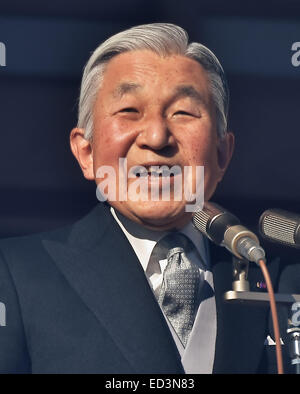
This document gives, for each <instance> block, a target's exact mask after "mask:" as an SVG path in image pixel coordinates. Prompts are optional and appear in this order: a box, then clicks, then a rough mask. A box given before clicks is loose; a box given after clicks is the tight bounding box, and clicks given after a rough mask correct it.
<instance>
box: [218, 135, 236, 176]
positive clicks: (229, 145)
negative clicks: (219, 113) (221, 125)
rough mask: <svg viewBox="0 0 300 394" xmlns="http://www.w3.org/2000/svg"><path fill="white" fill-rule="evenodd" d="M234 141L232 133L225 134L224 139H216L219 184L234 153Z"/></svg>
mask: <svg viewBox="0 0 300 394" xmlns="http://www.w3.org/2000/svg"><path fill="white" fill-rule="evenodd" d="M234 139H235V138H234V134H233V133H232V132H227V133H226V135H225V136H224V137H222V138H218V166H219V170H220V176H219V182H220V181H221V180H222V178H223V176H224V174H225V172H226V170H227V167H228V165H229V163H230V160H231V157H232V154H233V151H234Z"/></svg>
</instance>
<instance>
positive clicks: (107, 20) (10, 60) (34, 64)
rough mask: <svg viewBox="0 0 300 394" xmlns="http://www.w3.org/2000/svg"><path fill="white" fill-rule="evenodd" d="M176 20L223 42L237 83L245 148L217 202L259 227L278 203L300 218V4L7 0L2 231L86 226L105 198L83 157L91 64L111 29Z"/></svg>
mask: <svg viewBox="0 0 300 394" xmlns="http://www.w3.org/2000/svg"><path fill="white" fill-rule="evenodd" d="M150 22H173V23H176V24H179V25H181V26H182V27H184V28H185V29H186V30H187V31H188V33H189V35H190V38H191V39H192V40H194V41H199V42H201V43H203V44H205V45H207V46H208V47H209V48H210V49H212V50H213V51H214V52H215V54H216V55H217V56H218V58H219V59H220V61H221V63H222V64H223V66H224V68H225V71H226V73H227V76H228V80H229V85H230V90H231V105H230V121H229V124H230V128H231V129H232V130H233V131H234V132H235V133H236V151H235V155H234V158H233V160H232V163H231V165H230V167H229V171H228V173H227V174H226V176H225V179H224V181H223V183H222V185H220V187H219V189H218V191H217V194H216V196H215V201H218V202H219V203H221V204H222V205H223V206H225V207H227V208H229V209H230V210H231V211H232V212H234V213H236V214H237V215H239V216H240V217H241V219H242V220H243V221H244V223H245V224H248V225H250V226H253V225H256V224H257V221H258V218H259V216H260V214H261V213H262V212H263V211H264V210H265V209H267V208H272V207H277V208H279V207H280V208H284V209H287V210H291V211H295V212H298V213H300V182H299V165H300V157H299V145H300V121H299V113H300V67H293V66H292V63H291V57H292V54H293V52H292V51H291V47H292V44H293V43H294V42H297V41H300V1H299V0H297V1H288V0H287V1H284V0H282V1H270V2H267V1H265V2H264V1H259V2H256V1H251V2H250V1H249V2H245V1H244V2H242V1H240V2H236V1H231V0H227V1H217V0H185V1H181V0H177V1H174V0H160V1H158V0H151V1H141V0H124V1H121V0H119V1H117V0H105V1H103V0H98V1H96V0H84V1H83V0H82V1H77V0H73V1H72V0H64V1H61V0H60V1H59V0H52V1H51V2H48V1H37V0H36V1H34V0H26V1H21V0H19V1H12V0H10V1H8V0H7V1H5V0H1V2H0V42H3V43H4V44H5V45H6V50H7V58H6V62H7V65H6V67H0V133H1V134H0V135H1V140H0V196H1V204H0V237H6V236H14V235H21V234H28V233H32V232H37V231H44V230H48V229H52V228H55V227H58V226H62V225H64V224H67V223H70V222H73V221H75V220H76V219H77V218H79V217H80V216H82V215H83V214H85V213H87V212H88V211H89V210H90V209H91V207H92V206H93V205H95V204H96V203H97V199H96V195H95V192H96V188H95V185H94V184H93V183H90V182H88V181H86V180H85V179H84V178H83V177H82V175H81V171H80V169H79V167H78V165H77V163H76V162H75V159H74V158H73V156H72V155H71V152H70V149H69V132H70V130H71V129H72V128H73V127H74V126H75V125H76V121H77V98H78V94H79V86H80V79H81V74H82V69H83V66H84V64H85V62H86V61H87V60H88V58H89V55H90V53H91V51H92V50H94V49H95V48H96V47H97V46H98V45H99V44H100V43H101V42H102V41H103V40H104V39H106V38H108V37H109V36H110V35H112V34H114V33H117V32H119V31H120V30H123V29H126V28H128V27H130V26H133V25H136V24H141V23H150Z"/></svg>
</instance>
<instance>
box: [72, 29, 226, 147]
mask: <svg viewBox="0 0 300 394" xmlns="http://www.w3.org/2000/svg"><path fill="white" fill-rule="evenodd" d="M143 49H148V50H151V51H153V52H155V53H157V54H158V55H160V56H168V55H173V54H175V55H183V56H186V57H189V58H192V59H194V60H196V61H197V62H199V63H200V64H201V66H202V67H203V68H204V69H205V71H206V72H207V75H208V78H209V81H210V84H211V94H212V99H213V102H214V104H215V108H216V116H217V131H218V135H219V136H220V137H221V138H222V137H223V136H224V135H225V133H226V131H227V115H228V104H229V91H228V86H227V82H226V77H225V74H224V70H223V68H222V66H221V64H220V62H219V60H218V59H217V57H216V56H215V55H214V54H213V53H212V51H210V50H209V49H208V48H206V47H205V46H204V45H202V44H199V43H196V42H193V43H190V44H189V43H188V35H187V33H186V31H185V30H184V29H182V28H181V27H179V26H176V25H173V24H169V23H152V24H147V25H140V26H135V27H132V28H130V29H128V30H125V31H122V32H120V33H118V34H115V35H114V36H112V37H110V38H109V39H107V40H106V41H104V42H103V43H102V44H101V45H99V46H98V48H96V50H95V51H94V52H93V54H92V55H91V57H90V59H89V60H88V62H87V64H86V66H85V68H84V73H83V77H82V82H81V90H80V98H79V111H78V112H79V114H78V127H80V128H82V129H84V130H85V134H84V136H85V138H86V139H87V140H91V139H92V136H93V107H94V104H95V101H96V98H97V93H98V91H99V89H100V87H101V82H102V79H103V76H104V72H105V67H106V65H107V63H108V62H109V61H110V60H111V59H112V58H113V57H114V56H116V55H119V54H121V53H123V52H128V51H135V50H143Z"/></svg>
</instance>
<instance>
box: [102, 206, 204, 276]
mask: <svg viewBox="0 0 300 394" xmlns="http://www.w3.org/2000/svg"><path fill="white" fill-rule="evenodd" d="M110 211H111V214H112V216H113V217H114V219H115V220H116V222H117V223H118V224H119V226H120V227H121V229H122V231H123V233H124V234H125V236H126V237H127V239H128V241H129V243H130V244H131V246H132V247H133V250H134V251H135V254H136V255H137V257H138V259H139V261H140V263H141V265H142V267H143V269H144V271H146V269H147V266H148V262H149V260H150V256H151V253H152V251H153V249H154V246H155V245H156V243H157V242H158V241H159V240H160V239H162V238H163V237H164V236H166V235H167V234H168V232H167V231H154V230H150V229H147V228H145V227H143V226H141V225H139V224H138V223H135V222H133V221H131V220H129V219H128V218H126V217H125V216H123V215H122V214H120V212H118V211H115V210H114V208H113V207H110ZM180 232H181V233H183V234H185V235H186V236H187V237H188V238H189V239H190V240H191V241H192V242H193V244H194V245H195V247H196V249H197V251H198V253H199V254H200V256H201V257H202V260H203V261H204V262H205V264H206V266H207V268H208V261H209V255H208V244H207V241H206V239H205V238H204V237H203V235H202V234H201V233H200V232H199V231H198V230H197V229H196V228H195V227H194V226H193V224H192V222H189V223H188V224H187V225H186V226H185V227H183V228H182V229H181V230H180Z"/></svg>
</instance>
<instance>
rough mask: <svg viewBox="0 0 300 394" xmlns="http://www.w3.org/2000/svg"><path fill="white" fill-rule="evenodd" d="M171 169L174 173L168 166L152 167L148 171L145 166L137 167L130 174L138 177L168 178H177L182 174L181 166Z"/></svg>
mask: <svg viewBox="0 0 300 394" xmlns="http://www.w3.org/2000/svg"><path fill="white" fill-rule="evenodd" d="M171 168H172V171H171V169H170V168H169V167H168V166H166V165H162V166H151V167H149V168H148V169H147V168H145V167H143V166H136V167H133V168H131V170H130V171H129V173H130V174H133V175H135V176H136V177H147V176H153V177H168V176H175V175H178V174H180V173H181V168H180V166H173V167H171Z"/></svg>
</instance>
